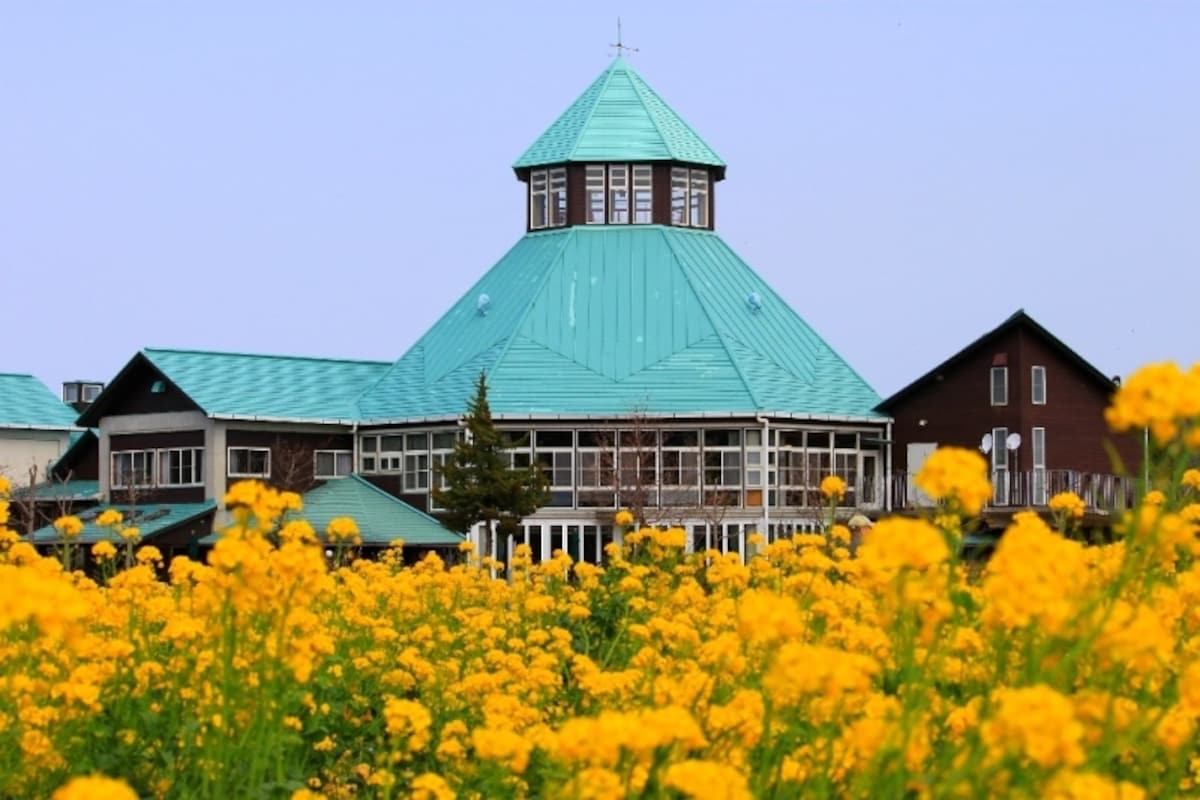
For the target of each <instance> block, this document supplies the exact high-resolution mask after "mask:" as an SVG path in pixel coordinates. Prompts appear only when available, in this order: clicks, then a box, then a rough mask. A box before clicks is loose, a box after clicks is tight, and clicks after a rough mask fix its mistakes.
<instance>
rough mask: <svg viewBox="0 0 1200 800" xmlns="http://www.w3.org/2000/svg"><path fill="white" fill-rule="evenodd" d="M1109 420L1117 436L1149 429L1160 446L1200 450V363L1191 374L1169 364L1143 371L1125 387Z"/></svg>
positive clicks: (1107, 414) (1107, 413) (1109, 412)
mask: <svg viewBox="0 0 1200 800" xmlns="http://www.w3.org/2000/svg"><path fill="white" fill-rule="evenodd" d="M1105 419H1107V420H1108V425H1109V427H1110V428H1112V430H1113V431H1115V432H1117V433H1124V432H1125V431H1129V430H1138V429H1141V428H1146V429H1148V430H1149V431H1150V435H1151V436H1153V437H1154V441H1155V442H1157V443H1158V444H1159V445H1160V446H1164V445H1166V444H1168V443H1170V442H1172V441H1175V440H1180V441H1182V442H1183V443H1184V445H1185V446H1187V447H1188V448H1192V449H1197V448H1200V363H1197V364H1193V365H1192V368H1191V369H1190V370H1188V371H1187V372H1184V371H1183V370H1182V369H1180V368H1179V365H1178V364H1175V363H1173V362H1169V361H1168V362H1163V363H1159V364H1148V365H1146V366H1144V367H1142V368H1141V369H1139V370H1138V371H1137V372H1135V373H1134V374H1133V375H1132V376H1130V377H1129V379H1128V380H1126V381H1125V382H1124V383H1123V384H1121V388H1119V389H1118V390H1117V392H1116V394H1115V395H1114V396H1113V400H1112V404H1111V405H1110V406H1109V407H1108V409H1107V410H1106V411H1105Z"/></svg>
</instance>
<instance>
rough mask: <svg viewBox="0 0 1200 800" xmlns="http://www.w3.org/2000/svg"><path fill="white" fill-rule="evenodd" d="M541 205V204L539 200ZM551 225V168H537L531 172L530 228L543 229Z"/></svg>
mask: <svg viewBox="0 0 1200 800" xmlns="http://www.w3.org/2000/svg"><path fill="white" fill-rule="evenodd" d="M538 201H541V202H540V206H539V202H538ZM549 226H550V170H545V169H535V170H531V171H530V173H529V228H530V230H535V231H538V230H541V229H543V228H547V227H549Z"/></svg>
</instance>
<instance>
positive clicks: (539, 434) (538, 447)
mask: <svg viewBox="0 0 1200 800" xmlns="http://www.w3.org/2000/svg"><path fill="white" fill-rule="evenodd" d="M562 433H565V434H567V442H568V444H554V445H548V444H544V437H543V434H562ZM533 437H534V453H533V457H534V461H535V462H536V463H537V465H538V469H540V470H541V471H542V475H544V476H545V478H546V488H547V490H548V491H549V492H550V494H551V496H552V500H551V502H550V503H548V504H547V505H550V506H554V507H556V508H570V507H572V506H574V504H575V491H574V490H575V432H574V431H563V430H539V431H535V432H534V434H533ZM560 478H565V479H566V480H565V482H564V481H563V480H559V479H560ZM554 495H559V496H561V497H564V498H565V499H567V502H566V503H565V504H564V503H562V502H558V503H555V502H554V501H553V496H554Z"/></svg>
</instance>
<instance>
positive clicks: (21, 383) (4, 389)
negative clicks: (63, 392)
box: [0, 373, 79, 431]
mask: <svg viewBox="0 0 1200 800" xmlns="http://www.w3.org/2000/svg"><path fill="white" fill-rule="evenodd" d="M77 416H78V414H76V413H75V411H74V409H72V408H71V407H70V406H68V405H67V404H66V403H64V402H62V401H61V400H59V399H58V397H56V396H55V394H54V392H52V391H50V390H49V389H48V388H46V385H45V384H43V383H42V382H41V381H39V380H38V379H37V378H35V377H33V376H32V375H14V374H12V373H0V428H20V429H27V430H43V431H46V430H53V431H69V430H77V429H78V427H79V426H77V425H76V424H75V418H76V417H77Z"/></svg>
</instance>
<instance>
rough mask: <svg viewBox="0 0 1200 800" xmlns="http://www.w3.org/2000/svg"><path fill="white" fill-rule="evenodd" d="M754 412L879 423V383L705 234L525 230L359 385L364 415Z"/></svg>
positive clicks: (644, 229)
mask: <svg viewBox="0 0 1200 800" xmlns="http://www.w3.org/2000/svg"><path fill="white" fill-rule="evenodd" d="M481 371H482V372H486V374H487V376H488V387H489V402H490V404H491V408H492V412H493V413H494V414H495V415H497V416H498V417H512V418H516V417H541V418H552V417H556V416H563V417H566V416H570V417H589V416H600V415H608V416H622V415H628V414H631V413H641V414H646V415H648V416H661V415H688V416H690V415H697V416H701V415H709V414H715V415H720V414H727V415H754V414H761V413H772V414H778V415H787V416H792V417H797V418H841V419H854V420H871V419H874V420H879V421H883V420H885V419H886V417H885V416H884V415H882V414H879V413H878V412H876V411H875V410H874V408H875V406H876V404H878V402H879V397H878V395H877V394H876V393H875V392H874V390H872V389H871V387H870V386H868V385H867V383H866V382H865V381H864V380H863V379H862V378H861V377H860V376H859V375H858V373H856V372H855V371H854V370H853V369H852V368H851V367H850V366H849V365H848V364H847V363H846V362H845V361H844V360H843V359H842V358H841V357H840V356H838V355H837V353H835V352H834V351H833V349H832V348H831V347H829V345H828V344H827V343H826V342H825V341H824V340H823V339H822V338H821V337H820V336H819V335H817V333H816V332H815V331H813V330H812V328H810V327H809V326H808V324H807V323H806V322H805V321H804V320H803V319H802V318H801V317H800V316H799V315H798V314H797V313H796V312H795V311H793V310H792V309H791V308H790V307H789V306H788V305H787V304H786V303H785V302H784V301H783V300H782V299H781V298H780V297H779V296H778V295H777V294H776V293H775V292H774V291H773V290H772V289H771V288H770V287H769V286H768V285H767V284H766V282H765V281H763V280H762V279H761V278H760V277H759V276H758V275H757V274H756V273H755V272H754V271H753V270H752V269H751V268H750V267H749V266H748V265H747V264H746V263H745V262H743V261H742V260H741V259H740V258H739V257H738V256H737V255H736V254H735V253H734V252H733V251H732V250H731V249H730V248H729V247H728V246H727V245H726V244H725V243H724V242H723V241H722V240H721V239H720V237H718V236H717V235H716V234H714V233H712V232H709V231H699V230H688V229H682V228H672V227H663V226H657V225H637V226H633V225H630V226H620V227H618V226H609V225H600V226H595V227H588V226H575V227H571V228H566V229H562V230H556V231H549V232H541V233H533V234H528V235H526V236H525V237H524V238H522V239H521V240H520V241H519V242H518V243H517V244H516V246H514V247H513V248H512V249H511V250H510V251H509V252H508V253H507V254H506V255H505V256H504V258H502V259H501V260H500V262H499V263H498V264H496V266H495V267H493V268H492V269H491V270H490V271H489V272H488V273H487V274H485V275H484V276H483V278H482V279H481V280H480V281H479V282H478V283H477V284H476V285H475V286H474V287H472V288H471V289H470V290H469V291H468V292H467V293H466V294H465V295H464V296H463V297H462V298H461V299H460V300H459V301H458V302H457V303H456V304H455V305H454V306H453V307H452V308H451V309H450V310H449V311H448V312H447V313H446V315H445V316H443V317H442V319H440V320H439V321H438V322H437V323H436V324H435V325H434V326H433V327H432V328H431V329H430V330H429V331H428V332H427V333H426V334H425V335H424V336H423V337H422V338H421V339H420V340H419V341H418V342H417V343H416V344H415V345H414V346H413V347H412V349H410V350H409V351H408V352H407V353H406V354H405V355H404V356H403V357H402V358H401V359H400V360H399V361H398V362H397V363H396V364H395V365H393V366H392V368H391V369H390V370H388V372H387V373H386V374H385V375H384V376H383V377H382V378H381V379H380V380H379V381H378V382H377V383H376V384H375V385H374V386H372V387H371V388H370V389H368V390H367V391H366V392H365V393H364V394H363V395H362V396H361V397H360V398H359V407H360V411H361V418H362V419H363V420H364V421H369V422H384V421H386V422H401V421H405V420H415V419H421V418H426V419H428V418H449V417H456V416H460V415H462V414H463V413H464V412H465V409H466V405H467V402H468V401H469V400H470V398H471V397H472V395H473V393H474V384H475V381H476V379H477V378H478V376H479V374H480V372H481Z"/></svg>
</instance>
